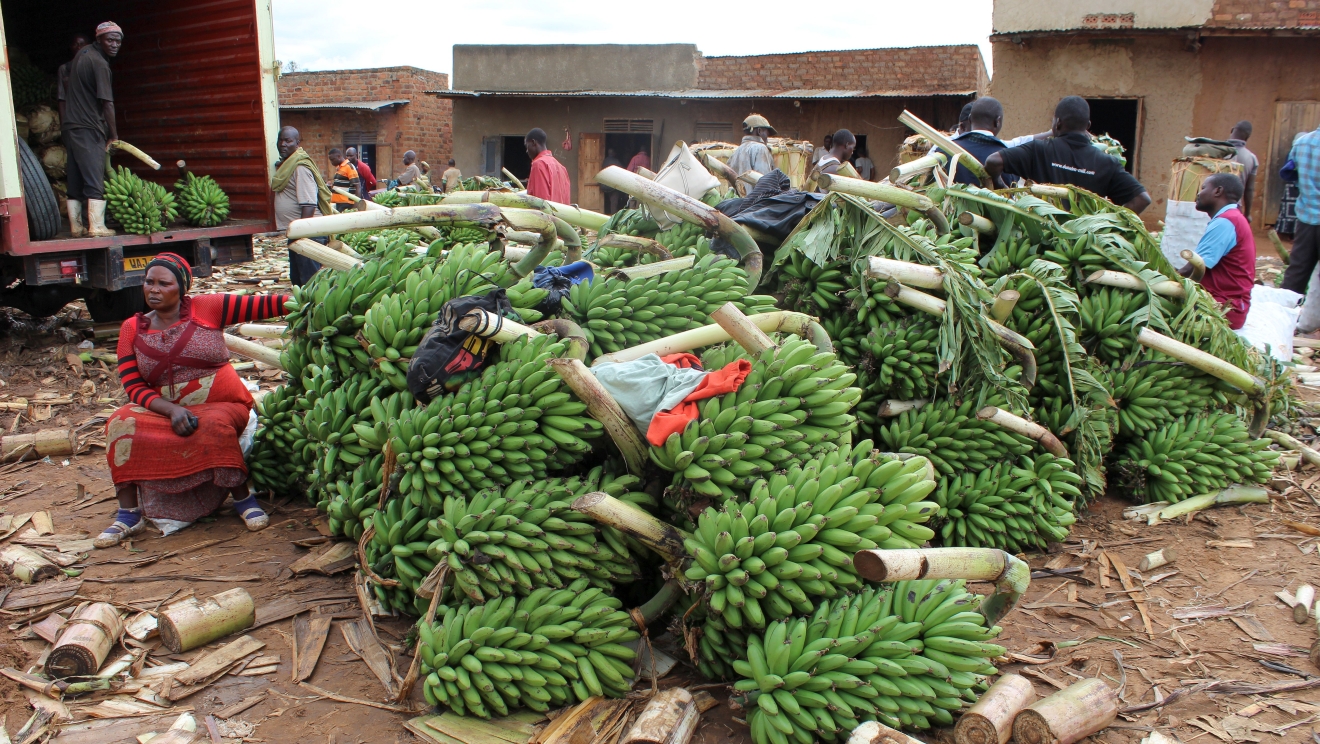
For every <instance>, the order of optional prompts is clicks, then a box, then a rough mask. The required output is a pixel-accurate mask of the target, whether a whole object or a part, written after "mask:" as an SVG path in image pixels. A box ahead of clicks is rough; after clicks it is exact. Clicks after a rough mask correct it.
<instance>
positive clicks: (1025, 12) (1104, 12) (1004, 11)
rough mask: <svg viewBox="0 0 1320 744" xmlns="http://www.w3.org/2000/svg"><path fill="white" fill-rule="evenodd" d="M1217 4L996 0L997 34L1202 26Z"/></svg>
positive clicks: (1208, 0) (1207, 0) (1198, 0)
mask: <svg viewBox="0 0 1320 744" xmlns="http://www.w3.org/2000/svg"><path fill="white" fill-rule="evenodd" d="M1249 1H1254V0H1249ZM1214 4H1215V0H1161V1H1160V2H1150V1H1149V0H1110V1H1109V2H1102V3H1097V2H1095V0H995V8H994V20H993V23H994V33H997V34H1007V33H1014V32H1024V31H1061V30H1071V29H1087V28H1092V29H1093V28H1184V27H1189V26H1201V25H1203V24H1205V23H1206V22H1207V21H1209V20H1210V19H1211V16H1212V9H1213V6H1214ZM995 74H996V75H998V74H999V68H998V67H996V68H995Z"/></svg>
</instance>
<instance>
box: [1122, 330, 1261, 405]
mask: <svg viewBox="0 0 1320 744" xmlns="http://www.w3.org/2000/svg"><path fill="white" fill-rule="evenodd" d="M1137 343H1139V344H1141V345H1142V346H1146V347H1148V348H1151V349H1154V350H1155V351H1158V352H1161V353H1164V354H1168V355H1169V356H1171V357H1173V358H1174V359H1177V360H1178V361H1180V362H1186V363H1187V364H1190V365H1192V366H1193V367H1195V368H1197V369H1199V370H1201V371H1202V372H1205V373H1207V374H1210V375H1214V376H1215V377H1217V378H1219V379H1221V380H1223V381H1224V382H1227V383H1228V384H1230V385H1232V386H1233V387H1236V388H1238V389H1239V390H1241V391H1242V392H1244V393H1246V394H1247V395H1251V396H1259V395H1261V394H1263V393H1264V392H1265V389H1266V385H1265V381H1264V380H1262V379H1260V378H1259V377H1256V376H1255V375H1253V374H1251V373H1249V372H1246V371H1245V370H1242V369H1239V368H1237V367H1235V366H1234V365H1232V364H1229V363H1228V362H1226V361H1224V360H1223V359H1220V358H1219V357H1217V356H1214V355H1213V354H1207V353H1206V352H1204V351H1201V350H1200V349H1198V348H1196V347H1195V346H1190V345H1188V344H1185V343H1183V342H1181V341H1178V340H1175V339H1172V338H1169V337H1168V336H1165V335H1163V334H1161V333H1156V332H1155V331H1152V330H1151V329H1149V328H1142V329H1141V330H1140V331H1139V332H1137Z"/></svg>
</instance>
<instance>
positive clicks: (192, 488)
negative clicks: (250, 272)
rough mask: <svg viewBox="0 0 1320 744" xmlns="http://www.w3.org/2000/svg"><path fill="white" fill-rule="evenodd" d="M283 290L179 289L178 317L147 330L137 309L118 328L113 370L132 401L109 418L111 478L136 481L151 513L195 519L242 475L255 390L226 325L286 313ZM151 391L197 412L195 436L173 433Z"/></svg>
mask: <svg viewBox="0 0 1320 744" xmlns="http://www.w3.org/2000/svg"><path fill="white" fill-rule="evenodd" d="M288 299H289V298H288V296H287V295H249V296H243V295H231V294H213V295H199V296H197V297H188V296H184V297H183V298H182V299H181V300H180V301H179V321H178V322H177V323H175V324H174V325H172V326H170V327H169V328H166V329H165V330H163V331H153V330H151V319H150V318H148V317H146V315H144V314H143V313H138V314H137V315H136V316H134V317H132V318H129V319H128V320H126V321H124V325H123V326H122V327H121V328H120V330H119V349H118V354H119V379H120V380H121V381H122V383H123V385H124V392H125V393H127V394H128V399H129V400H130V401H131V402H130V403H129V404H128V405H126V406H124V407H122V408H120V409H119V410H118V411H115V413H114V415H113V416H111V417H110V420H109V421H108V422H106V458H107V459H108V460H109V461H110V476H111V479H112V480H113V481H114V483H115V485H116V486H125V485H128V484H137V487H138V503H139V505H140V506H141V507H142V511H143V514H144V515H146V516H147V517H149V518H152V519H172V520H177V521H180V522H195V521H197V520H198V519H200V518H202V517H204V516H206V515H208V514H210V513H211V512H213V511H215V510H216V509H217V508H219V506H220V505H221V504H222V503H224V500H225V497H226V496H227V495H228V494H229V489H231V488H233V487H235V486H241V485H242V484H243V483H244V481H246V480H247V466H246V465H245V464H244V462H243V452H242V450H241V449H240V447H239V444H238V438H239V435H240V434H242V433H243V430H244V429H245V428H246V427H247V423H248V415H249V413H250V412H251V410H252V406H253V401H252V395H251V393H249V392H248V389H247V387H246V386H245V385H244V384H243V381H242V380H241V379H239V377H238V373H237V372H235V371H234V368H233V366H231V365H230V364H229V350H228V349H227V348H225V340H224V331H223V328H224V326H226V325H232V324H234V323H247V322H250V321H254V320H264V319H266V318H273V317H276V316H280V315H283V314H284V303H285V301H286V300H288ZM156 398H164V399H165V400H167V401H169V402H171V403H175V404H178V405H181V406H183V407H185V408H187V409H188V410H189V411H191V412H192V414H193V415H194V416H196V417H197V419H198V421H199V425H198V427H197V430H196V431H194V432H193V433H192V435H190V436H187V437H181V436H179V435H178V434H175V433H174V429H173V428H171V426H170V419H169V417H168V416H162V415H161V414H159V413H155V412H154V411H151V410H149V409H148V407H147V406H148V405H150V403H151V401H152V400H154V399H156Z"/></svg>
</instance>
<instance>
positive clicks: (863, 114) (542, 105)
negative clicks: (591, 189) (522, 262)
mask: <svg viewBox="0 0 1320 744" xmlns="http://www.w3.org/2000/svg"><path fill="white" fill-rule="evenodd" d="M966 100H967V98H966V97H956V96H940V97H933V96H932V97H923V98H881V99H841V100H834V101H808V100H803V101H801V106H794V105H793V101H792V100H783V99H776V100H760V101H755V100H747V99H732V100H723V101H680V100H675V99H663V98H603V97H601V98H549V97H546V98H516V99H510V98H504V99H496V98H485V99H476V100H473V99H459V100H456V101H454V132H455V135H454V158H455V159H456V160H457V161H458V167H459V169H460V170H462V171H463V173H464V174H465V175H471V174H475V173H479V172H480V169H481V165H482V152H481V144H482V138H483V137H491V136H497V135H517V136H520V137H521V136H522V135H524V134H525V133H526V132H527V131H528V130H529V129H531V128H532V127H541V128H542V129H544V130H545V131H546V132H547V133H549V134H550V145H551V148H552V151H553V153H554V156H555V157H556V158H558V159H559V161H560V162H561V163H563V164H564V166H565V167H566V168H567V169H568V174H569V179H570V181H571V182H572V184H573V198H574V199H575V200H576V199H578V197H579V195H578V180H579V179H578V150H579V145H578V135H580V134H582V133H584V132H587V133H590V132H601V131H603V126H602V124H603V120H604V119H607V118H611V119H613V118H627V119H647V118H649V119H653V120H654V121H655V128H656V130H657V132H658V133H659V145H658V147H657V148H656V149H655V150H654V151H653V162H657V161H660V160H661V159H662V158H664V157H665V156H667V155H668V154H669V150H670V148H671V147H673V144H674V142H676V141H678V140H683V141H691V140H692V139H693V137H694V134H695V131H696V124H697V122H727V123H730V124H732V125H733V131H734V132H738V131H739V126H740V124H739V123H740V122H741V121H742V120H743V118H744V117H746V116H747V114H749V113H752V112H756V113H759V114H761V115H763V116H765V117H766V118H768V119H769V120H770V122H771V124H773V125H774V126H775V128H776V129H777V130H778V131H779V134H780V135H782V136H786V137H792V138H794V139H809V140H811V141H812V142H815V143H817V144H818V145H819V144H820V143H821V142H822V141H823V140H824V137H825V135H826V134H827V133H833V132H834V131H836V130H838V129H840V128H847V129H850V130H852V131H853V132H854V133H856V134H865V135H867V145H868V147H869V149H870V152H871V159H872V160H873V161H875V164H876V166H877V167H878V168H880V172H881V173H884V172H887V171H888V169H889V168H891V167H892V166H893V165H894V164H895V163H896V162H897V155H896V153H897V150H898V147H899V145H900V144H902V140H903V138H904V137H905V136H906V134H907V130H906V128H905V127H903V126H902V125H900V124H899V123H898V121H897V118H898V115H899V114H900V113H901V112H902V111H903V109H904V108H908V109H910V110H911V111H912V112H913V113H915V114H917V115H918V116H920V117H922V118H923V119H925V120H926V121H927V122H930V123H932V124H935V125H936V126H939V127H942V128H949V127H952V126H953V125H954V124H956V123H957V120H958V112H959V110H960V109H961V108H962V106H963V104H964V103H965V102H966ZM564 127H568V128H569V129H570V130H571V131H572V133H573V149H572V150H569V151H565V150H563V149H562V148H561V147H560V145H561V143H562V142H563V139H564V137H563V130H564Z"/></svg>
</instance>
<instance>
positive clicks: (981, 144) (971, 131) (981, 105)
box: [953, 96, 1018, 186]
mask: <svg viewBox="0 0 1320 744" xmlns="http://www.w3.org/2000/svg"><path fill="white" fill-rule="evenodd" d="M1003 126H1004V107H1003V105H1002V104H1000V103H999V101H997V100H995V99H993V98H991V97H989V96H984V97H982V98H978V99H976V100H975V101H974V102H972V109H971V112H970V114H969V115H968V118H967V127H968V129H967V131H966V132H964V133H962V134H960V135H958V136H957V137H954V138H953V141H954V142H957V143H958V146H959V147H961V148H962V149H964V150H966V151H967V152H968V153H969V154H970V155H971V156H972V157H974V158H976V160H977V162H979V163H981V164H982V165H984V164H985V161H986V159H987V158H989V157H990V156H991V155H993V154H995V153H997V152H999V151H1000V150H1003V149H1004V148H1006V147H1008V145H1006V144H1004V142H1003V141H1002V140H1000V139H999V130H1000V129H1001V128H1003ZM1002 178H1003V181H1004V184H1005V185H1008V186H1012V185H1013V184H1015V183H1017V181H1018V177H1017V176H1015V175H1013V174H1011V173H1004V174H1003V176H1002ZM953 180H954V181H956V182H957V183H967V184H971V185H973V186H980V185H981V181H980V179H978V178H977V177H976V176H974V175H972V172H971V171H969V170H967V168H966V166H964V165H962V164H961V163H959V165H958V169H957V170H956V171H954V175H953Z"/></svg>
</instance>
